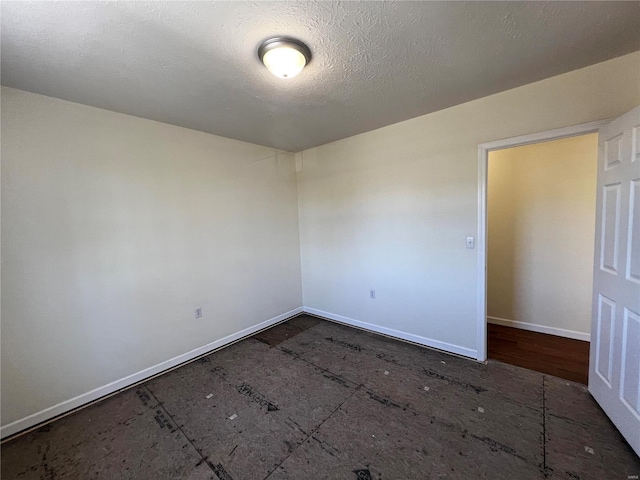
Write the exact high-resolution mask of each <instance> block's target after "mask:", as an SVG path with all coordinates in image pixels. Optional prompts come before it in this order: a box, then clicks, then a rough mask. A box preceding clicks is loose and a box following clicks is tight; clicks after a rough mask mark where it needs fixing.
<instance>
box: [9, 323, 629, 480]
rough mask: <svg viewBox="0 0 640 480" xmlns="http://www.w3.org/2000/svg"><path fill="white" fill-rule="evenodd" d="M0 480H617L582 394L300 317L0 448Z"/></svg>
mask: <svg viewBox="0 0 640 480" xmlns="http://www.w3.org/2000/svg"><path fill="white" fill-rule="evenodd" d="M1 473H2V479H3V480H5V479H54V478H55V479H59V478H78V479H94V478H100V479H174V478H187V479H194V480H196V479H198V480H199V479H212V480H229V479H235V480H242V479H251V480H255V479H267V478H268V479H270V480H280V479H301V478H313V479H351V480H358V479H361V480H362V479H376V480H378V479H442V478H455V479H478V478H490V479H510V480H511V479H537V478H539V479H542V478H562V479H565V478H566V479H573V480H575V479H585V480H586V479H598V480H600V479H627V478H630V477H632V476H633V475H639V474H640V459H639V458H638V457H637V456H636V455H635V454H634V453H633V451H632V450H631V449H630V447H629V446H628V445H627V444H626V443H625V442H624V440H623V439H622V437H621V436H620V434H619V433H618V432H617V431H616V429H615V428H614V427H613V425H612V424H611V423H610V422H609V420H608V419H607V417H606V416H605V415H604V413H603V412H602V411H601V410H600V408H599V407H598V406H597V405H596V403H595V401H594V400H593V399H592V398H591V397H590V396H589V394H588V393H587V391H586V388H585V387H584V386H583V385H580V384H577V383H573V382H569V381H566V380H562V379H559V378H556V377H552V376H549V375H544V374H541V373H537V372H533V371H530V370H525V369H522V368H519V367H515V366H511V365H506V364H503V363H500V362H495V361H490V362H489V363H488V364H486V365H484V364H478V363H475V362H472V361H470V360H466V359H462V358H458V357H455V356H451V355H446V354H444V353H439V352H436V351H433V350H429V349H426V348H421V347H418V346H414V345H410V344H407V343H403V342H400V341H397V340H392V339H389V338H385V337H382V336H378V335H374V334H370V333H367V332H363V331H360V330H357V329H353V328H350V327H346V326H342V325H338V324H335V323H331V322H328V321H323V320H318V319H315V318H312V317H309V316H304V315H303V316H299V317H297V318H294V319H291V320H289V321H288V322H286V323H283V324H280V325H279V326H276V327H274V328H272V329H270V330H267V331H265V332H262V333H260V334H258V335H256V336H254V337H252V338H249V339H246V340H244V341H242V342H239V343H236V344H234V345H232V346H230V347H228V348H225V349H223V350H220V351H218V352H215V353H212V354H210V355H208V356H206V357H203V358H201V359H200V360H197V361H195V362H193V363H190V364H187V365H185V366H183V367H181V368H179V369H176V370H173V371H171V372H169V373H166V374H165V375H162V376H160V377H158V378H155V379H153V380H150V381H148V382H146V383H144V384H143V385H140V386H138V387H136V388H133V389H130V390H127V391H125V392H123V393H120V394H118V395H116V396H114V397H111V398H109V399H106V400H104V401H102V402H99V403H97V404H95V405H93V406H90V407H88V408H86V409H83V410H80V411H78V412H76V413H74V414H72V415H69V416H67V417H64V418H61V419H59V420H57V421H55V422H53V423H51V424H49V425H46V426H44V427H42V428H40V429H39V430H36V431H33V432H31V433H28V434H25V435H22V436H19V437H17V438H15V439H14V440H11V441H9V442H7V443H5V444H3V445H2V467H1Z"/></svg>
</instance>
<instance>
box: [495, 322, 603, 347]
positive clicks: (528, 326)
mask: <svg viewBox="0 0 640 480" xmlns="http://www.w3.org/2000/svg"><path fill="white" fill-rule="evenodd" d="M487 321H488V322H489V323H494V324H496V325H504V326H505V327H513V328H519V329H520V330H529V331H530V332H538V333H547V334H549V335H557V336H559V337H565V338H573V339H575V340H584V341H585V342H589V341H591V334H590V333H584V332H576V331H575V330H565V329H564V328H556V327H547V326H545V325H536V324H535V323H527V322H518V321H517V320H509V319H507V318H499V317H487Z"/></svg>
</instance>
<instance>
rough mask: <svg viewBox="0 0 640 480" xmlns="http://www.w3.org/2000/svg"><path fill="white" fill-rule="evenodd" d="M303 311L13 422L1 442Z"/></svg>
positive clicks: (0, 433)
mask: <svg viewBox="0 0 640 480" xmlns="http://www.w3.org/2000/svg"><path fill="white" fill-rule="evenodd" d="M302 311H303V308H302V307H298V308H295V309H293V310H291V311H289V312H286V313H283V314H282V315H278V316H277V317H273V318H270V319H269V320H265V321H264V322H261V323H258V324H257V325H253V326H252V327H249V328H245V329H244V330H240V331H239V332H236V333H233V334H231V335H228V336H226V337H224V338H221V339H220V340H216V341H215V342H211V343H208V344H206V345H203V346H202V347H199V348H196V349H195V350H191V351H190V352H187V353H183V354H182V355H178V356H177V357H173V358H171V359H169V360H166V361H164V362H161V363H158V364H157V365H154V366H153V367H149V368H146V369H144V370H142V371H140V372H137V373H134V374H132V375H129V376H127V377H124V378H121V379H120V380H116V381H115V382H111V383H109V384H108V385H104V386H102V387H98V388H96V389H94V390H91V391H90V392H86V393H83V394H81V395H78V396H77V397H73V398H71V399H69V400H65V401H64V402H60V403H58V404H57V405H54V406H52V407H49V408H45V409H44V410H41V411H39V412H36V413H34V414H31V415H29V416H27V417H24V418H21V419H20V420H16V421H15V422H11V423H9V424H7V425H4V426H3V427H0V438H5V437H8V436H10V435H14V434H15V433H18V432H21V431H22V430H26V429H28V428H31V427H33V426H35V425H38V424H41V423H43V422H46V421H47V420H51V419H53V418H55V417H58V416H60V415H63V414H68V413H70V412H71V411H73V410H76V409H77V408H79V407H83V406H87V405H88V404H90V403H93V402H95V401H97V400H98V399H102V398H103V397H107V396H111V395H113V394H115V393H118V392H120V391H122V390H125V389H127V388H130V387H132V386H134V385H136V384H138V383H140V382H142V381H146V380H148V379H149V378H151V377H154V376H157V375H159V374H161V373H165V372H166V371H168V370H171V369H173V368H176V367H178V366H179V365H182V364H184V363H187V362H189V361H191V360H195V359H196V358H198V357H200V356H202V355H204V354H207V353H211V352H212V351H213V350H217V349H220V348H222V347H226V346H228V345H231V344H232V343H235V342H237V341H239V340H242V339H243V338H244V337H247V336H249V335H253V334H254V333H256V332H259V331H260V330H264V329H265V328H269V327H271V326H273V325H275V324H277V323H280V322H282V321H284V320H286V319H288V318H290V317H293V316H294V315H297V314H299V313H302Z"/></svg>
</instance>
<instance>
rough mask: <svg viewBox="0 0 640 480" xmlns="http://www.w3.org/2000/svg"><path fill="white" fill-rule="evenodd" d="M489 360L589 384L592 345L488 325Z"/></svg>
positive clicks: (580, 341)
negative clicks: (590, 348)
mask: <svg viewBox="0 0 640 480" xmlns="http://www.w3.org/2000/svg"><path fill="white" fill-rule="evenodd" d="M487 327H488V328H487V335H488V337H487V338H488V350H489V358H492V359H494V360H499V361H501V362H504V363H510V364H511V365H517V366H519V367H524V368H528V369H530V370H535V371H536V372H541V373H547V374H549V375H554V376H556V377H560V378H566V379H567V380H572V381H574V382H580V383H583V384H585V385H586V384H587V379H588V375H589V342H584V341H582V340H573V339H571V338H564V337H557V336H555V335H547V334H545V333H536V332H529V331H527V330H520V329H518V328H511V327H503V326H502V325H494V324H491V323H490V324H488V326H487Z"/></svg>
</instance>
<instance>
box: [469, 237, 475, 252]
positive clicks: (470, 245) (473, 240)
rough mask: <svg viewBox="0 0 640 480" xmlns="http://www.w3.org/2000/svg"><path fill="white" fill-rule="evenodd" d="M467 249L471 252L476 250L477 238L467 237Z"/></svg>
mask: <svg viewBox="0 0 640 480" xmlns="http://www.w3.org/2000/svg"><path fill="white" fill-rule="evenodd" d="M467 248H468V249H470V250H471V249H474V248H476V239H475V237H467Z"/></svg>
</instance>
